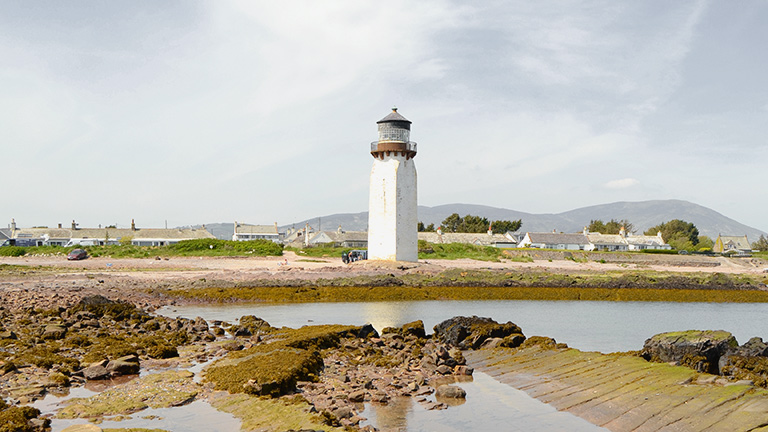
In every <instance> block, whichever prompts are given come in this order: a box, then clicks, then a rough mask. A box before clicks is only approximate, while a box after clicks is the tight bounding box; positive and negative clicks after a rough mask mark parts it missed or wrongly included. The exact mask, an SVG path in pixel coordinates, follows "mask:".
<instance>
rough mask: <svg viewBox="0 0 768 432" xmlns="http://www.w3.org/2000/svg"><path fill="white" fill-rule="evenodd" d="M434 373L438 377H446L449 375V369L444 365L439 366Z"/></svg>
mask: <svg viewBox="0 0 768 432" xmlns="http://www.w3.org/2000/svg"><path fill="white" fill-rule="evenodd" d="M435 372H437V373H439V374H440V375H448V374H449V373H451V368H450V367H448V366H446V365H440V366H438V367H437V369H435Z"/></svg>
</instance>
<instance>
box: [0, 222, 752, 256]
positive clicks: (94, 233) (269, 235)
mask: <svg viewBox="0 0 768 432" xmlns="http://www.w3.org/2000/svg"><path fill="white" fill-rule="evenodd" d="M214 238H215V237H214V236H213V235H212V234H211V233H210V232H208V230H206V229H205V226H203V227H201V228H172V229H162V228H137V227H136V224H135V222H134V221H133V220H131V227H130V228H116V227H106V228H80V227H78V224H77V223H75V221H72V225H71V227H70V228H63V227H62V226H61V224H59V225H58V227H57V228H47V227H33V228H17V226H16V222H15V221H14V220H12V221H11V225H10V226H9V228H3V229H0V245H17V246H78V245H80V246H92V245H108V244H122V243H126V242H127V241H130V243H131V244H132V245H135V246H165V245H169V244H174V243H178V242H180V241H182V240H195V239H214ZM232 239H233V240H236V241H249V240H259V239H261V240H269V241H273V242H275V243H281V244H286V245H291V246H296V247H302V246H315V245H322V244H333V245H335V246H339V247H345V248H352V249H364V248H366V247H367V246H368V232H366V231H345V230H343V229H342V227H341V226H339V227H338V229H337V230H335V231H314V230H313V229H312V227H311V226H309V225H308V224H307V225H306V226H305V227H304V228H301V229H288V230H286V231H284V232H281V231H280V229H279V228H278V226H277V223H275V224H274V225H252V224H244V223H238V222H235V224H234V232H233V235H232ZM418 239H419V240H424V241H426V242H428V243H434V244H447V243H465V244H473V245H477V246H492V247H497V248H515V247H521V248H539V249H561V250H583V251H614V252H623V251H642V250H649V249H651V250H653V249H656V250H669V249H672V247H671V246H670V245H668V244H667V243H666V242H665V241H664V239H663V238H662V236H661V232H659V233H658V234H657V235H655V236H648V235H635V234H627V233H626V232H625V231H624V230H623V229H622V230H621V231H620V232H619V234H601V233H593V232H589V231H588V230H587V229H586V228H584V230H583V231H582V232H581V233H557V232H551V233H535V232H526V233H525V234H516V233H510V232H508V233H505V234H494V233H493V232H491V231H490V230H489V231H488V232H487V233H444V232H442V230H440V229H438V230H437V231H436V232H419V233H418ZM713 251H714V252H718V253H735V254H739V255H745V254H749V253H750V252H751V246H750V243H749V240H748V239H747V236H746V235H745V236H718V238H717V240H716V241H715V245H714V247H713Z"/></svg>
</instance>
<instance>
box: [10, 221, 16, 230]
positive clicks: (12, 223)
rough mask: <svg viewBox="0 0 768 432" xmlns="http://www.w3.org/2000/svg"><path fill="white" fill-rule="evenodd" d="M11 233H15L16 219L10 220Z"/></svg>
mask: <svg viewBox="0 0 768 432" xmlns="http://www.w3.org/2000/svg"><path fill="white" fill-rule="evenodd" d="M11 231H16V219H11Z"/></svg>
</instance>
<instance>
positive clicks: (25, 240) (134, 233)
mask: <svg viewBox="0 0 768 432" xmlns="http://www.w3.org/2000/svg"><path fill="white" fill-rule="evenodd" d="M0 236H1V237H0V245H9V246H67V247H70V246H103V245H111V244H125V243H128V242H130V244H132V245H135V246H165V245H169V244H174V243H178V242H180V241H182V240H196V239H214V238H216V237H214V236H213V235H212V234H211V233H210V232H208V230H206V229H205V227H204V226H203V227H202V228H198V229H195V228H172V229H163V228H137V227H136V223H135V222H134V221H133V220H131V227H130V228H117V227H106V228H80V227H78V224H77V223H75V221H72V225H71V226H70V227H69V228H64V227H62V225H61V224H59V225H58V226H57V227H56V228H48V227H33V228H18V227H17V226H16V221H15V220H13V221H12V222H11V225H10V227H9V228H4V229H2V230H0Z"/></svg>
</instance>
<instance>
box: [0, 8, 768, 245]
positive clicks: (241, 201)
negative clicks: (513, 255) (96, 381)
mask: <svg viewBox="0 0 768 432" xmlns="http://www.w3.org/2000/svg"><path fill="white" fill-rule="evenodd" d="M464 3H465V2H451V1H439V0H426V1H425V0H422V1H419V2H410V1H397V0H390V1H387V2H380V1H377V2H373V1H357V0H356V1H344V2H342V1H322V2H320V1H279V2H277V1H242V2H238V1H219V0H216V1H207V2H193V1H162V2H156V1H123V2H117V1H109V2H105V1H92V2H83V1H74V0H71V1H66V2H62V1H38V2H29V1H26V0H20V1H10V0H9V1H3V2H2V3H0V152H1V153H0V154H2V156H1V157H0V160H2V168H0V178H2V181H1V182H0V189H1V190H2V197H0V226H3V227H5V226H7V225H8V224H9V223H10V220H11V218H15V219H16V221H17V223H18V224H19V225H20V226H24V227H29V226H33V225H47V226H55V224H56V223H63V224H65V225H69V223H70V222H71V220H72V219H75V220H77V221H78V223H80V225H81V226H82V227H94V226H98V225H99V224H102V225H111V224H117V225H118V226H121V227H126V226H129V225H130V220H131V219H132V218H134V219H136V224H137V225H138V226H139V227H162V226H163V225H164V224H165V223H166V221H167V223H168V225H169V226H180V225H187V224H198V223H213V222H231V221H233V220H237V221H244V222H249V223H257V224H258V223H265V224H270V223H273V222H278V223H279V224H280V225H284V224H289V223H292V222H295V221H299V220H303V219H307V218H311V217H315V216H322V215H327V214H333V213H346V212H359V211H365V210H367V207H368V176H369V173H370V169H371V165H372V163H373V158H372V157H371V156H370V154H369V153H368V152H369V144H370V142H371V141H373V140H375V139H376V121H378V120H379V119H381V118H382V117H384V116H386V115H387V114H388V113H389V112H390V108H391V107H392V106H397V107H398V108H399V112H400V113H401V114H402V115H404V116H405V117H407V118H408V119H409V120H411V121H412V122H413V125H412V132H411V139H412V140H414V141H416V142H418V145H419V147H418V149H419V153H418V156H417V157H416V166H417V170H418V175H419V185H418V186H419V204H421V205H427V206H435V205H441V204H448V203H471V204H483V205H489V206H495V207H504V208H510V209H514V210H520V211H525V212H533V213H559V212H562V211H567V210H571V209H574V208H578V207H583V206H588V205H595V204H603V203H609V202H615V201H644V200H652V199H682V200H688V201H691V202H694V203H697V204H701V205H704V206H707V207H710V208H712V209H714V210H716V211H719V212H720V213H723V214H725V215H726V216H729V217H732V218H734V219H736V220H738V221H740V222H743V223H746V224H747V225H751V226H753V227H755V228H758V229H762V230H764V231H768V216H766V215H768V199H766V197H768V193H766V183H767V180H768V173H766V164H767V163H768V141H767V138H766V137H768V79H766V77H768V55H766V41H768V25H766V22H768V2H766V1H762V0H760V1H758V0H752V1H749V0H747V1H741V2H735V3H734V2H705V1H702V2H696V1H686V2H670V1H667V0H664V1H642V2H638V1H626V2H618V1H614V0H606V1H584V2H538V1H537V2H530V1H517V2H514V1H483V2H475V3H478V5H465V4H464ZM735 234H738V233H735Z"/></svg>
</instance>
